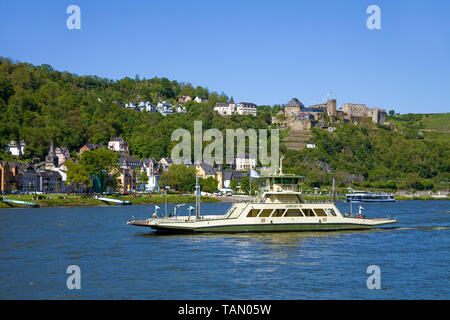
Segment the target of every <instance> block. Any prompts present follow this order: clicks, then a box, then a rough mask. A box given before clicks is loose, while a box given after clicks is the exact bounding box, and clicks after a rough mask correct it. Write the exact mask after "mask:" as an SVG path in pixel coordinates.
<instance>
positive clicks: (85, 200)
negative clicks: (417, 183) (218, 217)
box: [0, 194, 450, 208]
mask: <svg viewBox="0 0 450 320" xmlns="http://www.w3.org/2000/svg"><path fill="white" fill-rule="evenodd" d="M5 197H7V198H9V199H17V200H25V201H33V202H35V203H36V204H38V205H39V206H40V207H93V206H107V205H111V204H107V203H105V202H103V201H101V200H98V199H95V198H93V197H91V196H86V195H61V194H50V195H40V196H39V199H37V198H38V197H37V196H36V195H7V196H5ZM108 197H109V198H114V199H120V200H125V201H130V202H131V203H132V204H164V202H165V196H164V195H160V194H153V195H151V196H149V195H142V196H134V197H133V196H125V195H120V196H108ZM303 199H304V200H305V201H331V200H332V197H331V196H325V195H316V196H313V195H304V196H303ZM395 199H396V200H402V201H404V200H450V198H449V197H442V198H437V197H433V196H430V195H421V196H405V195H396V196H395ZM249 200H250V199H249V198H248V197H242V196H232V197H207V196H202V197H201V202H203V203H208V202H242V201H249ZM336 201H345V196H336ZM193 202H195V196H194V195H188V196H185V195H174V194H169V195H167V203H193ZM11 207H13V208H14V207H23V206H22V205H15V204H7V203H5V202H3V201H0V208H11Z"/></svg>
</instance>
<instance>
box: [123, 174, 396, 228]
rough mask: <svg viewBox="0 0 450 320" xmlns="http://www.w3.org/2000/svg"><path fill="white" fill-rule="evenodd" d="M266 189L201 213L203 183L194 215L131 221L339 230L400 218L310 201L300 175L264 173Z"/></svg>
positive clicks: (167, 225) (140, 223)
mask: <svg viewBox="0 0 450 320" xmlns="http://www.w3.org/2000/svg"><path fill="white" fill-rule="evenodd" d="M261 178H265V179H266V181H267V185H266V188H265V190H264V191H263V193H262V194H261V195H260V196H257V197H256V199H255V200H254V201H252V202H247V203H234V204H233V205H232V206H231V208H230V209H229V210H228V211H227V212H226V213H225V214H223V215H200V201H199V196H198V195H199V194H200V192H199V191H200V187H199V186H198V183H197V186H196V194H197V197H196V208H195V211H196V212H195V213H196V214H195V217H194V216H192V217H191V216H176V215H175V216H172V217H169V218H167V217H164V218H159V217H157V215H156V213H154V214H153V217H152V218H149V219H146V220H135V219H133V220H132V221H129V222H127V224H130V225H134V226H142V227H149V228H152V229H154V230H156V231H157V232H165V233H201V232H229V233H234V232H276V231H336V230H359V229H371V228H373V227H375V226H380V225H385V224H391V223H395V222H397V221H396V220H392V219H388V218H383V219H368V218H366V217H365V216H364V215H361V213H360V214H359V217H358V216H357V217H355V216H353V217H348V216H347V215H346V216H343V215H342V214H341V213H340V211H339V209H338V208H337V207H336V206H335V205H334V203H333V202H306V201H304V200H303V198H302V194H301V192H299V190H298V181H299V178H300V177H299V176H295V175H288V174H281V170H280V174H277V175H268V176H261Z"/></svg>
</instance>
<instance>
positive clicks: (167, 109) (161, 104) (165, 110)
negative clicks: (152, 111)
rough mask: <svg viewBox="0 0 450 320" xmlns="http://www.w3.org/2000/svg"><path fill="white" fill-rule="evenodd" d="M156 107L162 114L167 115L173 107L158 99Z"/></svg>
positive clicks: (171, 111)
mask: <svg viewBox="0 0 450 320" xmlns="http://www.w3.org/2000/svg"><path fill="white" fill-rule="evenodd" d="M156 109H157V110H158V111H159V113H161V114H162V115H163V116H167V115H170V114H172V113H173V107H172V106H171V105H170V104H169V103H168V102H167V101H158V105H157V106H156Z"/></svg>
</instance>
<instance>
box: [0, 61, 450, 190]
mask: <svg viewBox="0 0 450 320" xmlns="http://www.w3.org/2000/svg"><path fill="white" fill-rule="evenodd" d="M181 95H189V96H201V97H203V98H206V99H207V100H206V101H204V102H201V103H197V102H194V101H189V102H187V103H186V104H185V106H186V110H187V113H186V114H181V113H174V114H172V115H168V116H166V117H164V116H162V115H161V114H160V113H149V112H138V111H135V110H130V109H126V108H122V107H120V106H119V105H118V102H121V103H123V104H125V103H127V102H137V101H140V100H148V101H151V102H152V103H157V101H158V100H167V101H169V102H170V103H172V104H175V105H176V103H177V102H176V101H177V98H178V97H179V96H181ZM227 99H228V97H227V96H226V95H225V94H224V93H220V94H219V93H217V92H209V91H208V90H207V89H206V88H203V87H200V86H197V87H194V86H193V85H191V84H187V83H183V82H178V81H175V80H169V79H166V78H156V77H155V78H152V79H139V77H136V78H135V79H131V78H124V79H121V80H118V81H112V80H109V79H103V78H99V77H96V76H77V75H75V74H72V73H69V72H60V71H57V70H53V68H52V67H50V66H48V65H41V66H33V65H31V64H28V63H20V62H13V61H10V60H9V59H5V58H0V111H1V112H0V124H1V125H0V160H2V159H3V160H8V161H11V160H14V161H22V162H29V161H31V160H33V159H35V160H37V161H39V160H43V158H44V157H45V155H46V154H47V152H48V149H49V145H50V140H51V139H53V141H54V144H55V146H61V147H68V148H69V149H70V151H71V152H72V154H73V155H74V156H75V153H76V151H77V150H78V149H79V148H80V147H81V146H82V145H83V144H85V143H95V144H101V145H107V143H108V141H109V140H110V139H112V138H114V137H117V136H121V137H123V138H124V139H125V140H126V141H127V142H128V144H129V149H130V152H131V154H132V155H133V156H134V157H137V158H140V159H143V158H149V157H154V158H156V159H160V158H161V157H168V156H170V153H171V149H172V147H173V146H174V145H175V144H176V143H177V142H171V141H170V140H171V139H170V138H171V134H172V132H173V131H174V130H175V129H178V128H185V129H188V130H189V131H190V132H191V133H193V123H194V120H201V121H202V122H203V130H207V129H209V128H217V129H219V130H221V131H222V132H223V133H224V132H225V130H226V129H229V128H230V129H236V128H242V129H244V130H246V129H249V128H253V129H265V128H270V127H271V117H272V116H274V115H275V114H276V113H277V112H278V111H279V110H280V106H276V107H269V106H260V107H258V115H257V116H251V115H247V116H240V115H232V116H226V117H223V116H219V115H217V114H215V112H214V111H213V108H214V105H215V103H216V102H224V101H227ZM388 121H389V122H391V123H393V124H395V126H396V128H397V130H396V131H391V130H390V129H389V126H386V125H375V124H373V123H371V122H370V121H367V122H364V121H363V122H362V123H360V124H358V125H354V124H344V123H341V124H339V125H337V130H336V131H335V132H333V133H330V132H327V131H325V130H323V129H318V128H313V129H312V130H311V132H307V133H306V134H305V133H304V132H303V133H299V132H281V133H280V139H281V140H282V141H284V142H282V143H281V152H282V153H283V154H284V156H285V160H284V161H283V167H284V169H285V172H291V173H296V174H301V175H304V176H306V180H305V182H306V183H308V184H309V185H312V186H321V185H329V184H330V183H331V179H332V177H336V179H337V182H338V184H339V185H340V186H349V185H353V186H359V185H362V186H365V187H378V188H391V189H395V188H403V189H409V188H415V189H431V188H436V187H439V188H441V187H444V188H446V187H447V188H448V181H449V180H450V175H449V173H450V154H449V151H450V150H449V148H450V147H449V146H450V143H449V133H448V132H447V131H448V130H450V128H449V122H450V121H449V114H448V113H447V114H430V115H396V116H393V117H389V119H388ZM309 139H311V140H312V141H314V142H315V143H316V145H317V147H316V148H315V149H305V148H302V147H303V145H304V143H305V141H306V140H309ZM11 140H16V141H21V140H24V141H25V142H26V144H27V147H26V149H25V154H24V156H23V157H18V158H16V157H13V156H11V155H10V154H7V153H5V151H4V150H5V147H6V145H7V144H8V143H9V142H10V141H11ZM205 145H206V143H205Z"/></svg>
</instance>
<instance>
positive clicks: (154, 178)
mask: <svg viewBox="0 0 450 320" xmlns="http://www.w3.org/2000/svg"><path fill="white" fill-rule="evenodd" d="M142 165H143V170H144V171H145V173H146V174H147V176H148V182H147V184H146V185H145V190H147V191H153V190H155V189H156V188H157V187H158V184H159V163H158V161H156V160H155V159H153V158H149V159H145V160H144V161H142Z"/></svg>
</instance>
